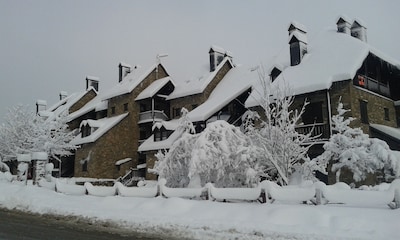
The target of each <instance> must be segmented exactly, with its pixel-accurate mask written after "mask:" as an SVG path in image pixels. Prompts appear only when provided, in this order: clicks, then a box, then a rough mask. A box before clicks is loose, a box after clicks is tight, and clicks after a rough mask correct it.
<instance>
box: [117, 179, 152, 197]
mask: <svg viewBox="0 0 400 240" xmlns="http://www.w3.org/2000/svg"><path fill="white" fill-rule="evenodd" d="M115 186H116V188H117V192H118V195H120V196H123V197H143V198H152V197H155V196H157V193H158V187H157V186H155V187H125V186H124V185H123V184H122V183H120V182H116V183H115Z"/></svg>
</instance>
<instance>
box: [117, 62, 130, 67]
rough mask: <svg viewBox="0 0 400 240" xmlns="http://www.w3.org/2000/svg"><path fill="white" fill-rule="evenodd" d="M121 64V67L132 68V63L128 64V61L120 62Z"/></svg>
mask: <svg viewBox="0 0 400 240" xmlns="http://www.w3.org/2000/svg"><path fill="white" fill-rule="evenodd" d="M119 65H120V66H121V67H126V68H132V66H131V65H129V64H127V63H124V62H120V63H119Z"/></svg>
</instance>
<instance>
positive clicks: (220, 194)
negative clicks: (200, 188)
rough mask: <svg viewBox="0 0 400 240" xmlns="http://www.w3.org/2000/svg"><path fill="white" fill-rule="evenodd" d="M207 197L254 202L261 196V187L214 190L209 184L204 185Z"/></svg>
mask: <svg viewBox="0 0 400 240" xmlns="http://www.w3.org/2000/svg"><path fill="white" fill-rule="evenodd" d="M206 188H207V189H208V193H209V197H210V198H211V199H216V200H219V201H221V200H242V201H256V200H257V199H258V198H259V197H260V196H261V186H260V185H259V186H258V187H256V188H216V187H214V186H213V185H212V184H211V183H207V184H206Z"/></svg>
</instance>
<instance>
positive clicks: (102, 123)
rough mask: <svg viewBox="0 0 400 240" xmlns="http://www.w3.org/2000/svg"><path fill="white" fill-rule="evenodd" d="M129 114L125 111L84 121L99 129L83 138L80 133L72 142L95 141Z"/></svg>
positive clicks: (76, 143)
mask: <svg viewBox="0 0 400 240" xmlns="http://www.w3.org/2000/svg"><path fill="white" fill-rule="evenodd" d="M128 114H129V113H124V114H121V115H118V116H115V117H110V118H102V119H99V120H85V121H82V124H84V123H88V124H89V125H90V126H92V127H96V128H97V129H96V130H95V131H94V132H92V133H91V134H90V135H89V136H86V137H83V138H82V135H81V134H79V135H78V136H76V137H75V138H74V139H73V140H72V141H71V143H72V144H75V145H80V144H84V143H91V142H95V141H96V140H97V139H99V138H100V137H101V136H103V135H104V134H105V133H107V132H108V131H109V130H110V129H111V128H113V127H114V126H115V125H117V124H118V123H119V122H121V121H122V120H123V119H124V118H125V117H126V116H128Z"/></svg>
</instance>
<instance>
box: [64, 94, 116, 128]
mask: <svg viewBox="0 0 400 240" xmlns="http://www.w3.org/2000/svg"><path fill="white" fill-rule="evenodd" d="M107 107H108V101H107V100H103V99H102V95H97V96H96V97H94V98H93V99H92V100H90V101H89V102H88V103H86V104H85V106H83V107H82V108H80V109H79V110H77V111H75V112H73V113H70V114H69V115H68V116H67V121H68V122H70V121H72V120H74V119H76V118H78V117H80V116H82V115H84V114H86V113H88V112H90V111H93V110H95V111H101V110H105V109H107Z"/></svg>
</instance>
